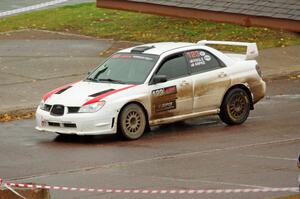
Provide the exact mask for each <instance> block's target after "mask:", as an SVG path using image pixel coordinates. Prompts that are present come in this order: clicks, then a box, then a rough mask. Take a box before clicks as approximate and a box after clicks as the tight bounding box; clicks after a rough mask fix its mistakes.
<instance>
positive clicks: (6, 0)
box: [0, 0, 96, 12]
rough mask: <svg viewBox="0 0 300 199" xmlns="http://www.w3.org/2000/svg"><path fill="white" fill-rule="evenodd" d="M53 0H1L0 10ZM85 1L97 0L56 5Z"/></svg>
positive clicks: (75, 0)
mask: <svg viewBox="0 0 300 199" xmlns="http://www.w3.org/2000/svg"><path fill="white" fill-rule="evenodd" d="M49 1H52V0H1V1H0V12H4V11H9V10H14V9H18V8H23V7H27V6H32V5H36V4H40V3H45V2H49ZM85 2H96V0H69V1H68V2H66V3H61V4H57V5H55V6H61V5H67V4H68V5H70V4H77V3H85Z"/></svg>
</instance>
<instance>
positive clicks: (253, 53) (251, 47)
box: [197, 40, 258, 60]
mask: <svg viewBox="0 0 300 199" xmlns="http://www.w3.org/2000/svg"><path fill="white" fill-rule="evenodd" d="M197 44H199V45H204V46H205V45H228V46H246V47H247V52H246V55H245V60H251V59H255V58H256V57H258V49H257V45H256V43H249V42H234V41H208V40H201V41H198V42H197Z"/></svg>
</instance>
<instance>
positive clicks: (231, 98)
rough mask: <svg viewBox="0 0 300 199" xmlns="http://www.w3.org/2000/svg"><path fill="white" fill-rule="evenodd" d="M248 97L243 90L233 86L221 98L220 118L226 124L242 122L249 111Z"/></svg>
mask: <svg viewBox="0 0 300 199" xmlns="http://www.w3.org/2000/svg"><path fill="white" fill-rule="evenodd" d="M250 106H251V104H250V97H249V96H248V94H247V93H246V91H245V90H243V89H240V88H234V89H232V90H230V91H229V92H228V93H227V94H226V96H225V97H224V99H223V102H222V105H221V110H220V113H219V117H220V119H221V120H222V121H223V122H224V123H226V124H228V125H238V124H242V123H244V122H245V121H246V120H247V118H248V116H249V113H250Z"/></svg>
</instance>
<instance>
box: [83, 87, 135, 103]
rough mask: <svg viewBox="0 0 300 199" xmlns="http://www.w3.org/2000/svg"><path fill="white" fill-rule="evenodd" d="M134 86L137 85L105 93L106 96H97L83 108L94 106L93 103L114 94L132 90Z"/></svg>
mask: <svg viewBox="0 0 300 199" xmlns="http://www.w3.org/2000/svg"><path fill="white" fill-rule="evenodd" d="M134 86H136V85H131V86H126V87H124V88H120V89H117V90H113V91H109V92H107V93H104V94H102V95H99V96H97V97H95V98H93V99H91V100H89V101H87V102H86V103H84V104H83V106H85V105H88V104H93V103H95V102H99V101H100V100H101V99H103V98H105V97H107V96H109V95H112V94H114V93H118V92H120V91H123V90H126V89H129V88H132V87H134Z"/></svg>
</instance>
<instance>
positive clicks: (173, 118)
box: [149, 109, 220, 126]
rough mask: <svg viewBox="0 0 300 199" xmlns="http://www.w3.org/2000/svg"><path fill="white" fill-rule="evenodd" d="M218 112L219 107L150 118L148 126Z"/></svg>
mask: <svg viewBox="0 0 300 199" xmlns="http://www.w3.org/2000/svg"><path fill="white" fill-rule="evenodd" d="M219 112H220V109H214V110H209V111H202V112H197V113H189V114H185V115H176V116H172V117H167V118H161V119H155V120H150V121H149V124H150V126H154V125H159V124H167V123H172V122H177V121H181V120H186V119H191V118H195V117H200V116H207V115H216V114H218V113H219Z"/></svg>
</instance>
